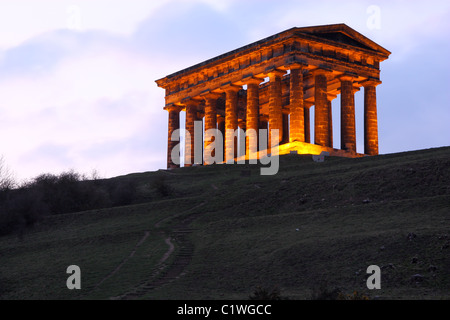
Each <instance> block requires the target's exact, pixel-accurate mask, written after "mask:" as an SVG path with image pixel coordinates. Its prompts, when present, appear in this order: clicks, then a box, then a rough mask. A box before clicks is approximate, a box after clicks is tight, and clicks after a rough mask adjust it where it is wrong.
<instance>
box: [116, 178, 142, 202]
mask: <svg viewBox="0 0 450 320" xmlns="http://www.w3.org/2000/svg"><path fill="white" fill-rule="evenodd" d="M136 193H137V187H136V183H134V182H133V181H132V180H121V181H116V182H115V183H114V184H112V185H111V186H110V191H109V197H110V199H111V202H112V205H113V206H126V205H130V204H132V203H133V202H134V200H135V199H136Z"/></svg>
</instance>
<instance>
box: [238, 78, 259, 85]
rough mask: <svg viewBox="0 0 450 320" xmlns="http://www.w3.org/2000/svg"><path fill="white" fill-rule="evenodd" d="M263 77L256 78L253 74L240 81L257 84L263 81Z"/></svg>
mask: <svg viewBox="0 0 450 320" xmlns="http://www.w3.org/2000/svg"><path fill="white" fill-rule="evenodd" d="M263 81H264V80H263V79H259V78H256V77H255V76H247V77H245V78H243V79H242V82H243V83H245V84H257V85H259V84H260V83H261V82H263Z"/></svg>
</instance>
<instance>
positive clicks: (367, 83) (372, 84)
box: [360, 78, 382, 87]
mask: <svg viewBox="0 0 450 320" xmlns="http://www.w3.org/2000/svg"><path fill="white" fill-rule="evenodd" d="M381 83H382V82H381V81H380V80H378V79H373V78H369V79H367V80H365V81H362V82H360V84H361V85H362V86H363V87H376V86H378V85H379V84H381Z"/></svg>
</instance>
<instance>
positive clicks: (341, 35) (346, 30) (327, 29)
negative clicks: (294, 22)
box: [296, 23, 391, 56]
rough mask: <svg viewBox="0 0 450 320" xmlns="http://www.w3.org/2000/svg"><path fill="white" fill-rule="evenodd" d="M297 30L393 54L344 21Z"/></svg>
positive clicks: (345, 43)
mask: <svg viewBox="0 0 450 320" xmlns="http://www.w3.org/2000/svg"><path fill="white" fill-rule="evenodd" d="M296 32H298V33H301V34H306V35H310V36H314V37H317V38H320V39H324V40H327V41H331V42H335V43H339V44H343V45H350V46H353V47H357V48H362V49H365V50H373V51H376V52H378V53H381V54H384V55H387V56H389V55H390V54H391V52H389V51H388V50H386V49H384V48H383V47H382V46H380V45H378V44H377V43H375V42H373V41H372V40H370V39H368V38H366V37H365V36H363V35H362V34H360V33H359V32H357V31H355V30H354V29H352V28H350V27H349V26H347V25H346V24H343V23H341V24H332V25H324V26H316V27H305V28H296Z"/></svg>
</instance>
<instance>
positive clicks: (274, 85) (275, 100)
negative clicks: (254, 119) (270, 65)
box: [268, 70, 284, 147]
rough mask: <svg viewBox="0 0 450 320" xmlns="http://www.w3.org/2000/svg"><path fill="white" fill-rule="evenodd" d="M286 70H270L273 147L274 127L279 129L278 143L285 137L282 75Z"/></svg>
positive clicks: (270, 123) (270, 115) (270, 112)
mask: <svg viewBox="0 0 450 320" xmlns="http://www.w3.org/2000/svg"><path fill="white" fill-rule="evenodd" d="M283 74H284V72H282V71H279V70H274V71H271V72H269V74H268V75H269V79H270V80H269V146H270V147H272V145H271V141H272V138H271V137H272V135H271V131H272V130H273V129H278V130H279V131H278V132H279V140H278V144H279V143H280V142H281V141H282V138H283V111H282V91H281V90H282V88H281V77H282V75H283Z"/></svg>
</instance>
